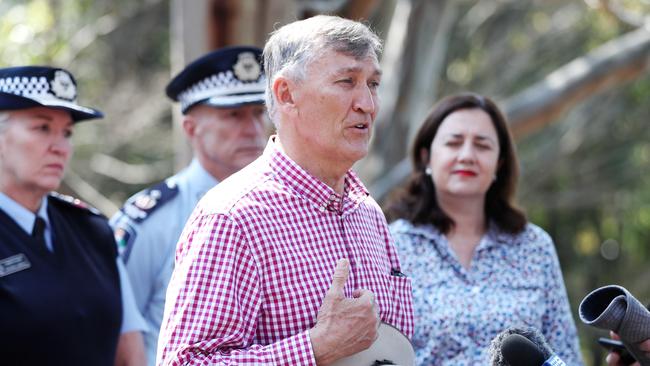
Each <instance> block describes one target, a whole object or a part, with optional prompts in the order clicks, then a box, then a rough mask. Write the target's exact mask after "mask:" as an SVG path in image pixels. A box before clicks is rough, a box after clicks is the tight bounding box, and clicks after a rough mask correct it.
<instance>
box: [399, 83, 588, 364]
mask: <svg viewBox="0 0 650 366" xmlns="http://www.w3.org/2000/svg"><path fill="white" fill-rule="evenodd" d="M411 159H412V161H413V172H412V174H411V176H410V178H409V180H408V182H407V184H406V186H405V187H404V189H403V190H402V191H401V192H399V193H398V194H397V195H396V196H394V197H393V199H392V200H391V201H390V202H389V204H388V207H387V214H388V216H389V219H391V220H396V221H394V222H393V223H392V224H391V226H390V228H391V233H392V235H393V238H394V240H395V244H396V246H397V248H398V251H399V255H400V262H401V263H402V270H403V271H404V272H405V273H406V274H407V275H408V276H410V277H411V279H412V281H413V301H414V311H415V334H414V336H413V344H414V347H415V348H416V352H417V360H418V364H422V365H454V366H458V365H485V364H488V363H489V355H488V348H489V345H490V341H491V340H492V338H494V337H495V336H496V335H497V334H498V333H499V332H501V331H502V330H504V329H506V328H508V327H514V326H527V327H535V328H537V329H539V330H540V331H541V332H542V333H543V334H544V336H545V337H546V338H547V340H548V342H549V344H550V345H551V346H552V347H553V349H554V350H555V352H557V354H558V355H559V356H560V358H562V359H563V360H564V361H565V362H566V363H567V365H581V364H582V360H581V357H580V354H579V348H578V341H577V334H576V328H575V323H574V321H573V317H572V315H571V311H570V307H569V301H568V298H567V295H566V289H565V287H564V283H563V280H562V272H561V270H560V265H559V262H558V258H557V254H556V252H555V248H554V245H553V241H552V240H551V238H550V237H549V235H548V234H547V233H546V232H544V230H542V229H541V228H539V227H537V226H535V225H533V224H531V223H528V222H527V220H526V217H525V216H524V214H523V213H522V211H520V210H519V209H517V208H516V207H515V206H514V203H513V201H514V197H515V191H516V187H517V177H518V165H517V164H518V163H517V157H516V153H515V147H514V145H513V142H512V137H511V135H510V132H509V130H508V127H507V124H506V121H505V118H504V117H503V114H502V113H501V111H500V110H499V108H498V107H497V106H496V105H495V103H494V102H492V101H491V100H490V99H489V98H486V97H483V96H480V95H477V94H470V93H467V94H459V95H455V96H450V97H447V98H444V99H443V100H442V101H440V102H439V103H438V104H437V105H435V106H434V108H433V109H432V110H431V111H430V113H429V114H428V116H427V118H426V119H425V121H424V123H423V125H422V127H421V128H420V130H419V131H418V133H417V135H416V137H415V141H414V144H413V147H412V149H411Z"/></svg>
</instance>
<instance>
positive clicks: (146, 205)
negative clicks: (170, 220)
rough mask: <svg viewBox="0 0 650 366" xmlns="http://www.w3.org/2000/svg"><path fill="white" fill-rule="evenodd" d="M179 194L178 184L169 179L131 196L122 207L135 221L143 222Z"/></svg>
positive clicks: (123, 211)
mask: <svg viewBox="0 0 650 366" xmlns="http://www.w3.org/2000/svg"><path fill="white" fill-rule="evenodd" d="M177 194H178V185H176V183H174V182H172V181H170V180H169V179H168V180H165V181H162V182H160V183H158V184H156V185H155V186H153V187H151V188H148V189H145V190H144V191H142V192H140V193H138V194H136V195H135V196H133V197H131V198H130V199H129V200H128V201H126V203H125V204H124V206H122V208H121V209H120V211H122V213H124V214H125V215H126V216H128V217H129V218H130V219H131V220H133V221H135V222H141V221H143V220H144V219H146V218H147V217H149V215H151V213H152V212H154V211H155V210H157V209H158V208H160V207H162V206H163V205H164V204H165V203H167V202H169V201H170V200H171V199H172V198H174V197H175V196H176V195H177Z"/></svg>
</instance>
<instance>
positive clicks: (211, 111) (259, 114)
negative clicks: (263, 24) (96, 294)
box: [111, 46, 267, 365]
mask: <svg viewBox="0 0 650 366" xmlns="http://www.w3.org/2000/svg"><path fill="white" fill-rule="evenodd" d="M261 54H262V50H261V49H259V48H256V47H250V46H232V47H226V48H222V49H219V50H216V51H213V52H210V53H208V54H206V55H204V56H202V57H200V58H199V59H197V60H195V61H193V62H192V63H190V64H189V65H187V66H186V67H185V69H183V70H182V71H181V72H180V73H179V74H178V75H177V76H176V77H174V78H173V79H172V80H171V81H170V83H169V84H168V85H167V88H166V93H167V96H168V97H169V98H170V99H172V100H173V101H177V102H180V104H181V111H182V113H183V118H182V123H183V131H184V133H185V136H186V137H187V139H188V140H189V142H190V145H191V146H192V151H193V154H194V158H193V160H192V162H191V163H190V165H189V166H188V167H186V168H185V169H183V170H181V171H180V172H179V173H178V174H176V175H174V176H172V177H169V178H167V179H166V180H164V181H163V182H160V183H158V184H156V185H154V186H153V187H151V188H148V189H145V190H144V191H141V192H139V193H136V194H135V195H134V196H133V197H131V198H129V199H128V200H127V202H126V203H125V204H124V206H123V207H122V209H121V210H120V211H119V212H118V213H117V214H115V216H113V217H112V218H111V225H112V226H113V228H114V230H115V236H116V239H117V243H118V246H119V251H120V253H121V254H120V255H121V257H122V258H123V259H124V262H125V263H126V268H127V271H128V273H129V277H130V281H131V284H132V285H133V289H134V295H135V299H136V302H137V304H138V308H139V309H140V311H141V312H142V315H143V316H144V318H145V320H146V321H147V325H148V330H147V331H146V332H145V334H144V340H145V346H146V349H147V359H148V364H149V365H154V364H155V358H156V347H157V342H158V333H159V329H160V324H161V322H162V318H163V310H164V305H165V294H166V291H167V285H168V283H169V280H170V278H171V274H172V270H173V268H174V257H175V250H176V242H177V241H178V238H179V237H180V234H181V231H182V230H183V227H184V225H185V221H186V220H187V219H188V217H189V216H190V214H191V213H192V210H193V209H194V206H195V205H196V203H197V202H198V201H199V199H200V198H201V197H202V196H203V195H204V194H205V193H206V192H207V191H208V190H209V189H210V188H212V187H214V186H215V185H216V184H217V183H219V182H220V181H223V180H224V179H226V178H227V177H228V176H230V175H231V174H233V173H235V172H236V171H238V170H240V169H241V168H243V167H244V166H246V165H248V164H249V163H250V162H252V161H253V160H255V159H256V158H257V157H258V156H259V155H261V153H262V151H263V148H264V145H265V143H266V139H267V136H266V125H265V124H266V121H267V118H266V109H265V107H264V86H265V79H264V74H263V68H262V65H261V63H260V61H261Z"/></svg>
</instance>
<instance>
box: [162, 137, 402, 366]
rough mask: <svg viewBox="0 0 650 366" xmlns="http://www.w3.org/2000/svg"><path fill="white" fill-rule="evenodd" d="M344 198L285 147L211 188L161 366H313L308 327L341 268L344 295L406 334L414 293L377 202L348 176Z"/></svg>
mask: <svg viewBox="0 0 650 366" xmlns="http://www.w3.org/2000/svg"><path fill="white" fill-rule="evenodd" d="M345 185H346V193H347V194H346V195H345V196H341V195H337V194H336V193H335V192H334V191H333V190H332V189H331V188H330V187H328V186H327V185H326V184H324V183H323V182H321V181H319V180H318V179H316V178H315V177H313V176H311V175H310V174H309V173H307V172H306V171H305V170H303V169H302V168H301V167H300V166H298V165H297V164H296V163H295V162H293V161H292V160H291V159H290V158H289V157H287V156H286V155H284V154H283V153H282V152H280V151H279V150H278V148H277V147H276V145H275V142H274V138H273V137H272V138H271V140H270V141H269V144H268V145H267V147H266V149H265V151H264V154H263V155H262V156H261V157H260V158H258V159H257V160H256V161H255V162H253V163H251V164H250V165H248V166H247V167H246V168H244V169H243V170H241V171H240V172H238V173H236V174H234V175H233V176H231V177H230V178H228V179H226V180H225V181H223V182H222V183H220V184H219V185H218V186H217V187H216V188H214V189H212V190H211V191H209V192H208V193H207V194H206V195H205V197H204V198H203V199H201V201H200V202H199V204H198V205H197V207H196V209H195V210H194V212H193V213H192V216H191V217H190V219H189V220H188V224H187V225H186V227H185V229H184V230H183V234H182V235H181V238H180V240H179V243H178V247H177V252H176V268H175V269H174V274H173V275H172V280H171V282H170V285H169V289H168V291H167V306H166V307H165V316H164V319H163V327H162V329H161V334H160V340H159V347H158V364H161V365H181V364H182V365H199V364H201V365H204V364H211V365H214V364H238V365H315V360H314V357H313V354H312V349H311V342H310V339H309V332H308V331H309V329H310V328H311V327H313V326H314V325H315V323H316V315H317V312H318V309H319V308H320V306H321V303H322V300H323V298H324V296H325V293H326V291H327V290H328V288H329V287H330V285H331V281H332V274H333V272H334V268H335V266H336V262H337V261H338V260H339V259H341V258H347V259H348V260H349V262H350V277H349V279H348V281H347V284H346V286H345V289H344V292H345V295H346V296H348V297H352V292H353V291H354V290H355V289H361V288H365V289H368V290H370V291H372V292H373V293H374V294H375V296H376V297H375V298H376V303H377V305H378V307H379V310H380V317H381V319H382V320H383V321H384V322H386V323H389V324H392V325H394V326H395V327H397V328H398V329H400V330H401V331H402V332H403V333H404V334H406V335H407V336H408V337H410V336H411V333H412V330H413V319H412V316H413V314H412V304H411V285H410V280H409V279H408V278H406V277H403V276H396V275H391V270H394V271H395V272H399V270H400V265H399V261H398V259H397V255H396V252H395V249H394V247H393V243H392V241H391V239H390V236H389V233H388V227H387V225H386V220H385V218H384V216H383V214H382V212H381V210H380V209H379V206H378V205H377V203H376V202H375V201H374V200H373V199H372V198H370V196H369V194H368V192H367V190H366V189H365V187H364V186H363V185H362V184H361V182H360V181H359V180H358V178H357V177H356V175H355V174H354V173H352V172H351V171H350V172H348V173H347V175H346V177H345Z"/></svg>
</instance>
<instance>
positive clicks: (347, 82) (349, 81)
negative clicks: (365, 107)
mask: <svg viewBox="0 0 650 366" xmlns="http://www.w3.org/2000/svg"><path fill="white" fill-rule="evenodd" d="M338 82H339V83H345V84H352V79H349V78H348V79H341V80H339V81H338Z"/></svg>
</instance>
